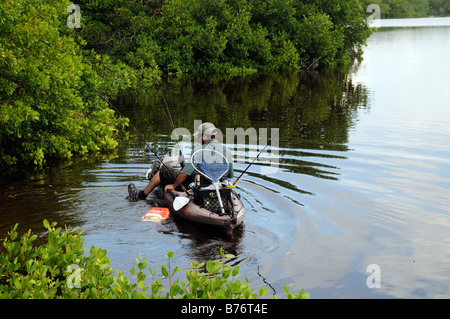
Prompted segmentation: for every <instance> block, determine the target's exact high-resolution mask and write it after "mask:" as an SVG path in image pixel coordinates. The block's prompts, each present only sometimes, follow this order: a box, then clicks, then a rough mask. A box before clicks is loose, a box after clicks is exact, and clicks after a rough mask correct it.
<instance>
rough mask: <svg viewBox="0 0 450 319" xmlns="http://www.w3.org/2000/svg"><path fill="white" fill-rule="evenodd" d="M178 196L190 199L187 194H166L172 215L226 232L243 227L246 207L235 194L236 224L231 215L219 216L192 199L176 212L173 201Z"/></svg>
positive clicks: (166, 200) (232, 196) (233, 196)
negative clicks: (222, 229)
mask: <svg viewBox="0 0 450 319" xmlns="http://www.w3.org/2000/svg"><path fill="white" fill-rule="evenodd" d="M176 196H183V197H188V195H187V194H186V192H179V191H174V193H173V194H170V193H169V192H166V193H165V194H164V202H165V204H166V206H167V207H169V209H170V211H171V212H172V213H174V214H176V215H178V216H180V217H182V218H184V219H187V220H190V221H193V222H196V223H200V224H205V225H210V226H217V227H220V228H224V229H226V230H233V229H234V228H235V227H237V226H239V225H241V224H242V222H243V220H244V214H245V209H244V205H243V203H242V201H241V199H240V198H239V195H237V194H236V193H234V192H231V202H232V204H233V210H234V214H235V216H236V222H235V223H233V220H232V217H231V216H230V215H219V214H217V213H214V212H212V211H210V210H207V209H205V208H202V207H200V206H198V205H196V204H195V203H194V202H193V200H192V199H190V201H189V203H188V204H187V205H186V206H184V207H183V208H181V209H180V210H177V211H176V210H174V209H173V201H174V199H175V197H176Z"/></svg>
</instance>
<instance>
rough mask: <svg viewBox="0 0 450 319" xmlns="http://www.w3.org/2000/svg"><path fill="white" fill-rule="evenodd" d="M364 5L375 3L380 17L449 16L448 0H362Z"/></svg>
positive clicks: (449, 4)
mask: <svg viewBox="0 0 450 319" xmlns="http://www.w3.org/2000/svg"><path fill="white" fill-rule="evenodd" d="M362 3H363V4H364V6H366V7H367V6H368V5H370V4H377V5H379V6H380V9H381V18H385V19H396V18H422V17H428V16H439V17H442V16H450V1H449V0H362Z"/></svg>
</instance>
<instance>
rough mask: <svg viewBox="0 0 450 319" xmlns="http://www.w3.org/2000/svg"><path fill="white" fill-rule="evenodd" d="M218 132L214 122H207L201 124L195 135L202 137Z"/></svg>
mask: <svg viewBox="0 0 450 319" xmlns="http://www.w3.org/2000/svg"><path fill="white" fill-rule="evenodd" d="M216 134H217V129H216V127H215V126H214V124H212V123H209V122H206V123H203V124H201V125H199V127H198V129H197V132H195V133H194V137H201V136H202V135H206V136H207V137H211V136H212V135H216Z"/></svg>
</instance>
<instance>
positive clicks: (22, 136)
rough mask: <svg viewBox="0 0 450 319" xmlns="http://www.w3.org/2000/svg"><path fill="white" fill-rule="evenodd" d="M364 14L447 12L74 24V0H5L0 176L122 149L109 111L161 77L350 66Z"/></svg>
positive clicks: (308, 4) (156, 11)
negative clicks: (121, 98) (111, 103)
mask: <svg viewBox="0 0 450 319" xmlns="http://www.w3.org/2000/svg"><path fill="white" fill-rule="evenodd" d="M369 4H377V5H379V7H380V11H381V12H380V13H381V18H392V17H395V18H401V17H420V16H426V15H441V16H442V15H449V14H450V3H448V1H446V0H414V1H406V0H401V1H397V0H395V1H394V0H339V1H338V0H332V1H329V0H327V1H325V0H311V1H300V0H270V1H266V0H252V1H247V0H238V1H227V0H183V1H180V0H146V1H136V0H134V1H133V0H83V1H79V3H78V4H77V6H78V8H79V11H78V14H79V15H78V16H76V15H74V12H76V10H75V11H71V10H72V9H69V8H73V7H74V6H73V4H72V3H71V2H70V1H69V0H63V1H57V2H54V1H50V0H8V1H5V0H3V5H2V6H0V170H1V171H4V172H11V171H14V170H16V171H17V170H18V169H19V168H23V167H35V168H40V167H42V166H44V165H46V166H49V165H50V164H52V163H58V162H61V161H62V160H67V159H70V158H71V157H73V156H85V155H86V154H90V153H105V152H111V151H114V150H116V149H117V146H118V143H119V141H120V140H121V138H126V134H122V133H124V132H126V127H127V126H128V119H126V118H122V117H120V116H118V114H115V112H114V111H113V110H112V109H110V108H109V106H108V103H109V102H108V101H109V100H114V99H115V98H116V97H117V96H118V95H119V94H123V93H125V92H126V94H135V93H138V92H142V91H144V90H146V89H149V88H154V87H156V86H157V85H158V83H161V81H163V79H167V78H171V77H172V78H173V77H182V76H183V77H186V76H190V77H195V78H198V79H200V80H201V79H205V78H211V77H216V76H218V77H220V78H224V79H227V78H232V77H237V76H245V75H249V74H255V73H260V74H263V73H266V74H267V73H274V72H296V71H302V70H311V69H318V70H320V69H337V68H345V67H348V66H349V65H350V64H351V63H352V61H354V60H358V59H360V58H361V56H362V53H363V46H364V45H365V41H366V39H367V38H368V37H369V36H370V34H371V32H372V30H371V29H370V28H369V26H368V24H367V20H368V18H369V13H368V12H366V10H367V6H368V5H369ZM76 19H78V21H75V20H76ZM74 22H78V23H79V28H78V27H74ZM75 25H76V23H75Z"/></svg>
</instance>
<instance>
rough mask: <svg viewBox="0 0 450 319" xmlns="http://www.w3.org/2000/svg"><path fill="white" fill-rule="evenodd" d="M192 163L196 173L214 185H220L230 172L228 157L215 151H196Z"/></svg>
mask: <svg viewBox="0 0 450 319" xmlns="http://www.w3.org/2000/svg"><path fill="white" fill-rule="evenodd" d="M191 163H192V165H193V166H194V168H195V170H196V171H198V172H199V173H200V174H202V175H203V176H205V177H207V178H208V179H210V180H211V181H212V182H213V183H218V182H219V181H220V179H221V178H222V177H223V176H224V175H225V174H226V173H227V172H228V168H229V165H228V160H227V159H226V157H225V156H223V154H222V153H220V152H218V151H216V150H213V149H201V150H198V151H195V152H194V154H192V157H191Z"/></svg>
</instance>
